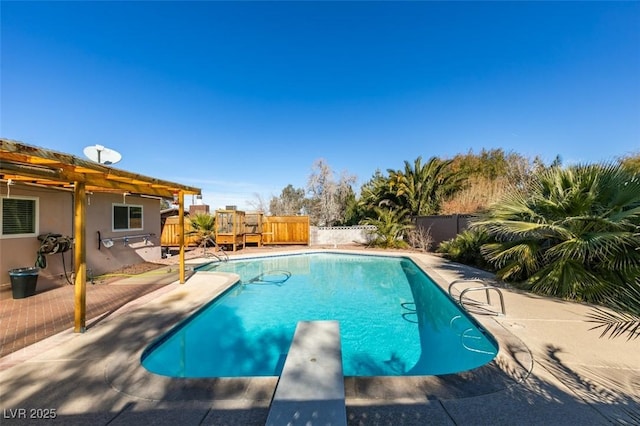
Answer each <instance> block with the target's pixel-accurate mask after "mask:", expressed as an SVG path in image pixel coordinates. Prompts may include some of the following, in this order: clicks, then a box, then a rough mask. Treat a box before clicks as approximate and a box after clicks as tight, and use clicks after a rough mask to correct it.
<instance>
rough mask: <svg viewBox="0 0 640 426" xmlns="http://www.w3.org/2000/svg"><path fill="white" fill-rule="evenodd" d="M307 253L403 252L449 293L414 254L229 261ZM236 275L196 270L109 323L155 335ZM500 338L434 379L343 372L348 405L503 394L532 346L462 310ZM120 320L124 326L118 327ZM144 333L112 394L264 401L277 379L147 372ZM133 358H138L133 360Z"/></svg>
mask: <svg viewBox="0 0 640 426" xmlns="http://www.w3.org/2000/svg"><path fill="white" fill-rule="evenodd" d="M310 253H340V254H363V255H369V256H371V255H374V256H384V257H402V258H408V259H410V260H412V261H413V262H414V263H415V264H416V265H418V267H420V269H422V270H423V271H424V272H425V273H427V274H428V275H429V276H430V277H431V278H432V279H433V280H434V281H435V282H436V284H438V285H439V286H440V287H441V289H442V290H443V291H444V292H445V293H446V289H447V286H448V282H447V281H446V280H445V279H444V278H443V277H442V276H441V275H440V274H439V273H438V272H437V271H436V270H435V269H434V268H432V267H431V266H429V265H427V264H426V263H425V262H423V261H422V260H421V259H420V258H419V256H417V255H414V254H412V253H407V252H402V253H387V252H385V253H380V254H377V253H371V252H361V253H360V252H358V251H354V250H348V251H344V250H339V249H331V250H317V249H309V250H301V251H296V252H294V253H291V252H289V253H283V254H267V255H256V254H250V255H240V256H234V257H233V259H246V258H262V257H274V256H291V255H299V254H310ZM238 279H239V277H238V276H237V275H235V274H227V273H222V272H207V271H196V272H195V273H194V275H193V276H192V277H191V278H190V279H189V280H188V281H187V282H186V283H185V284H184V285H180V286H179V287H178V288H176V289H174V290H172V291H170V292H168V293H165V294H163V295H161V296H159V297H158V298H157V299H154V300H152V301H150V302H148V303H147V304H145V305H143V306H141V307H140V308H138V309H137V310H135V311H131V312H128V313H127V314H125V315H123V316H121V317H118V318H114V319H113V320H112V321H110V322H113V323H114V324H113V325H114V326H122V327H126V323H127V322H128V321H129V320H130V319H131V317H132V316H137V317H138V319H139V320H142V321H145V322H148V323H152V324H153V327H152V328H151V330H153V331H150V332H149V335H148V336H146V337H149V338H150V339H153V340H155V339H159V338H161V337H162V336H163V335H164V333H166V332H167V331H168V330H170V329H171V328H172V327H174V326H175V325H177V324H178V323H179V322H180V321H183V320H184V319H186V318H188V317H189V316H190V315H192V314H193V313H195V312H196V311H197V310H199V309H201V308H202V307H203V306H204V305H206V304H208V303H209V302H211V301H212V300H213V299H214V298H216V297H218V296H219V295H221V294H222V293H224V292H225V291H226V290H227V289H229V288H230V287H231V286H233V285H234V284H236V283H237V281H238ZM467 313H469V315H471V316H472V317H473V318H474V319H475V320H476V321H477V322H478V323H479V324H480V325H481V326H482V327H483V328H484V329H485V330H486V331H488V332H489V333H491V335H492V336H493V337H494V338H495V340H496V342H497V343H498V347H499V350H498V354H497V355H496V357H495V358H494V359H493V360H492V361H490V362H489V363H488V364H485V365H484V366H481V367H478V368H476V369H473V370H469V371H465V372H461V373H456V374H446V375H438V376H394V377H390V376H380V377H352V376H346V377H345V379H344V383H345V395H346V400H347V403H349V402H353V403H357V401H362V400H386V401H389V400H395V401H404V402H416V401H426V400H434V399H442V400H446V399H460V398H469V397H474V396H479V395H486V394H490V393H494V392H499V391H502V390H504V389H506V388H509V387H511V386H514V385H517V384H518V383H521V382H522V381H524V380H526V379H527V377H528V376H529V375H530V374H531V371H532V369H533V356H532V354H531V351H530V350H529V348H528V347H527V346H526V345H525V344H524V343H523V342H522V341H521V340H520V339H518V338H517V337H516V336H514V335H513V334H512V333H511V332H509V331H508V330H507V329H505V328H504V327H503V326H502V325H501V324H500V323H498V322H497V321H496V320H495V319H494V318H493V317H492V316H484V315H476V314H474V313H472V312H469V311H468V310H467ZM117 323H121V324H117ZM149 342H150V340H149V339H148V338H144V339H136V341H133V339H132V340H131V341H129V342H127V344H126V345H122V347H120V348H119V350H118V351H117V352H116V353H114V354H113V356H111V357H110V358H109V360H107V362H106V365H105V368H104V378H105V381H106V382H107V383H108V384H109V386H110V387H111V388H112V389H114V390H116V391H117V392H120V393H123V394H126V395H129V396H132V397H136V398H141V399H145V400H150V401H187V400H211V399H217V400H246V401H253V402H257V403H262V404H264V405H268V404H269V402H270V400H271V397H272V395H273V392H274V391H275V387H276V384H277V380H278V377H277V376H269V377H249V378H207V379H192V378H171V377H165V376H160V375H157V374H154V373H151V372H149V371H148V370H146V369H145V368H144V367H143V366H142V364H141V362H140V360H141V357H142V354H143V352H144V351H145V350H146V348H147V347H148V346H149V345H150V343H149ZM132 360H135V362H132Z"/></svg>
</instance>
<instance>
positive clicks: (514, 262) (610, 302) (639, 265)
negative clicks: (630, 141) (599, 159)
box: [473, 164, 640, 321]
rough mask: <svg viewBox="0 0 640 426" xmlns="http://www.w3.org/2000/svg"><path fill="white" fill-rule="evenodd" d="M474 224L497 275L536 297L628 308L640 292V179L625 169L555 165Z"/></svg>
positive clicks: (605, 166)
mask: <svg viewBox="0 0 640 426" xmlns="http://www.w3.org/2000/svg"><path fill="white" fill-rule="evenodd" d="M473 226H474V227H476V228H481V229H483V230H485V231H486V232H487V233H488V234H489V236H491V237H493V238H495V240H496V241H497V242H495V243H491V244H486V245H484V246H483V248H482V253H483V255H484V256H485V257H486V258H487V260H488V261H489V262H491V263H493V264H494V265H495V266H496V268H498V272H497V276H498V277H499V278H502V279H505V280H511V281H522V282H523V283H524V285H525V286H526V287H527V288H529V289H531V290H533V291H535V292H538V293H542V294H547V295H553V296H557V297H562V298H568V299H574V300H581V301H586V302H593V303H599V304H603V305H607V306H611V307H613V308H622V309H624V306H625V303H627V304H629V301H630V300H632V299H630V298H629V294H636V295H637V294H638V290H639V289H640V178H639V177H637V176H634V175H633V174H631V173H629V172H628V171H626V170H625V169H623V168H622V167H621V166H620V165H619V164H617V165H616V164H594V165H580V166H573V167H568V168H561V167H555V168H549V169H547V170H545V171H543V172H542V173H540V174H539V175H537V176H536V177H534V179H533V181H532V182H531V184H530V185H529V187H528V188H525V189H524V190H513V191H512V192H510V193H508V194H507V195H506V196H505V198H503V199H502V200H501V201H500V202H498V203H497V204H496V205H494V206H493V207H492V208H491V209H490V211H489V212H487V213H485V214H484V215H483V216H482V217H481V218H480V219H479V220H478V221H476V222H475V223H474V224H473ZM636 321H640V318H639V317H636Z"/></svg>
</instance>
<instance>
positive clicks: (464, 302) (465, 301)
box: [448, 278, 507, 316]
mask: <svg viewBox="0 0 640 426" xmlns="http://www.w3.org/2000/svg"><path fill="white" fill-rule="evenodd" d="M462 283H467V284H470V283H473V284H480V286H478V287H468V288H465V289H464V290H462V291H461V292H460V294H459V295H458V304H460V306H462V307H463V308H465V309H467V310H469V307H468V305H473V307H475V308H478V307H481V308H482V310H478V309H475V310H474V312H475V313H478V314H484V315H496V316H505V315H506V314H507V311H506V309H505V306H504V296H503V295H502V291H500V289H499V288H498V287H496V286H493V285H491V284H488V283H486V282H485V281H484V280H481V279H478V278H473V279H459V280H454V281H452V282H451V284H449V289H448V292H449V296H451V298H453V299H454V300H455V297H454V295H453V288H454V287H455V286H456V285H458V284H462ZM476 291H484V292H485V296H486V298H487V301H486V303H482V302H480V301H478V300H475V299H471V298H468V297H467V298H465V295H466V294H467V293H471V292H476ZM491 291H495V292H496V293H498V297H499V298H500V312H497V311H495V310H493V309H487V307H492V306H493V305H492V304H491V294H490V292H491Z"/></svg>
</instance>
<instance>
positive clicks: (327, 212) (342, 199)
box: [307, 158, 356, 226]
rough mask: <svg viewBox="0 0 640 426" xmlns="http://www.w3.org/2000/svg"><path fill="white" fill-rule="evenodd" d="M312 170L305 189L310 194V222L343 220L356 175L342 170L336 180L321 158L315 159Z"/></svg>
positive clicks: (322, 224) (324, 224)
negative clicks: (338, 178)
mask: <svg viewBox="0 0 640 426" xmlns="http://www.w3.org/2000/svg"><path fill="white" fill-rule="evenodd" d="M312 170H313V171H312V173H311V175H310V176H309V180H308V182H307V190H308V191H309V194H310V196H311V197H310V200H309V215H310V216H311V223H312V224H314V225H319V226H332V225H333V224H334V223H336V222H341V221H343V220H344V216H345V212H346V210H347V202H348V199H349V196H350V194H352V193H353V188H352V185H353V184H354V183H355V182H356V177H355V176H353V175H349V174H348V173H347V172H346V171H344V172H342V174H341V176H340V180H339V181H338V182H336V181H335V180H334V176H333V170H331V167H329V165H328V164H327V163H326V161H325V160H324V159H322V158H321V159H318V160H316V161H315V163H314V164H313V167H312Z"/></svg>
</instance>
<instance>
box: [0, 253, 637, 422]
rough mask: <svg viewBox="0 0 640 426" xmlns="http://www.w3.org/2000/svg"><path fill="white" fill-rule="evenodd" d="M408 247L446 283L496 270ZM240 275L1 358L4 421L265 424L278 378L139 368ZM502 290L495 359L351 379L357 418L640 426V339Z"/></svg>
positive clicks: (206, 280)
mask: <svg viewBox="0 0 640 426" xmlns="http://www.w3.org/2000/svg"><path fill="white" fill-rule="evenodd" d="M394 253H397V252H394ZM270 254H272V253H270ZM408 255H410V256H411V257H412V258H413V259H414V260H415V261H416V262H417V263H418V264H419V265H420V266H421V267H422V268H423V269H425V270H426V271H427V273H428V274H429V275H430V276H431V277H432V278H434V280H435V281H436V282H437V283H438V284H439V285H440V286H441V287H443V288H445V289H446V287H447V286H448V283H449V282H451V281H453V280H455V279H458V278H471V277H477V276H486V275H485V274H483V273H481V272H480V271H477V270H474V269H471V268H467V267H463V266H460V265H457V264H452V263H448V262H445V261H443V260H442V259H440V258H438V257H436V256H431V255H426V254H413V253H412V254H408ZM238 257H239V256H238ZM234 280H235V278H234V277H229V276H228V275H226V274H218V273H202V272H198V273H196V274H194V275H193V276H192V277H191V278H190V279H189V281H188V282H187V283H186V284H184V285H179V284H175V283H174V284H169V285H167V286H165V287H163V288H162V289H160V290H158V291H157V292H156V293H150V294H149V295H147V296H145V297H146V298H145V299H141V300H138V301H137V303H136V304H135V305H133V306H129V307H126V309H125V310H123V311H121V312H119V313H114V314H112V315H110V316H109V317H108V318H106V319H104V320H103V321H100V322H99V323H97V324H96V325H95V326H94V327H92V328H90V329H89V330H88V331H87V332H86V333H85V334H82V335H76V334H73V333H71V332H70V331H65V332H63V333H60V334H58V335H56V336H54V337H51V338H49V339H47V340H44V341H42V342H40V343H37V344H36V345H33V346H32V347H31V350H30V355H29V356H27V357H25V359H24V360H22V361H21V362H19V363H15V362H13V363H3V361H4V358H3V359H0V370H1V371H0V416H2V417H0V419H1V424H2V425H3V426H4V425H18V424H37V423H39V424H43V423H42V422H43V419H45V418H48V419H47V420H46V422H45V424H64V425H72V424H78V425H84V424H91V425H107V424H109V425H112V424H126V425H130V424H187V425H190V424H194V425H198V424H206V425H264V424H265V421H266V419H267V413H268V407H269V402H270V400H271V397H272V395H273V392H274V390H275V387H276V382H277V378H275V377H263V378H248V379H200V380H196V379H171V378H167V377H162V376H157V375H154V374H151V373H149V372H147V371H146V370H145V369H144V368H142V367H141V366H140V355H141V353H142V351H143V350H144V348H145V347H146V346H147V345H148V343H149V342H151V341H152V340H153V339H155V338H157V337H159V336H161V335H162V333H163V332H165V331H166V330H167V329H168V328H170V327H171V326H172V325H173V324H175V323H176V322H177V321H179V320H181V319H183V318H185V317H187V316H188V315H189V314H190V313H192V312H194V311H195V310H197V309H198V308H199V307H200V306H202V304H203V303H206V301H208V300H211V298H213V297H215V296H216V295H217V294H219V293H220V292H222V291H224V289H226V288H227V287H228V286H229V285H230V284H232V283H233V282H234ZM503 293H504V295H505V301H506V307H507V315H506V316H504V317H489V316H477V318H478V320H479V321H480V322H481V324H482V325H483V326H484V327H485V328H486V329H487V330H488V331H490V332H491V333H492V334H493V335H494V336H495V337H496V338H497V340H498V341H499V343H500V353H499V354H498V357H496V359H495V360H494V361H493V362H492V363H490V364H489V365H487V366H485V367H482V368H480V369H477V370H474V371H473V372H468V373H462V374H457V375H447V376H437V377H436V376H431V377H411V378H352V377H348V378H346V379H345V394H346V402H347V419H348V424H349V425H425V424H429V425H432V424H434V425H439V424H442V425H485V424H486V425H514V424H517V425H538V424H540V425H542V424H544V425H563V424H572V425H573V424H580V425H601V424H603V425H604V424H640V356H639V355H638V354H640V341H638V340H636V341H627V340H626V339H624V338H618V339H614V340H609V339H606V338H599V332H597V331H589V328H590V327H591V324H589V323H588V322H586V319H587V314H588V313H589V312H590V311H591V309H592V308H590V307H589V306H585V305H580V304H575V303H569V302H564V301H558V300H552V299H546V298H541V297H537V296H532V295H530V294H527V293H523V292H519V291H515V290H510V289H504V290H503ZM11 364H15V365H11ZM3 366H4V367H3ZM309 385H310V386H312V384H309ZM53 417H55V418H53Z"/></svg>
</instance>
